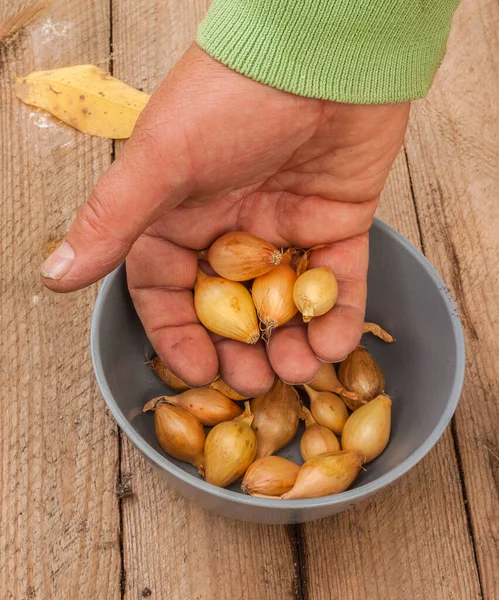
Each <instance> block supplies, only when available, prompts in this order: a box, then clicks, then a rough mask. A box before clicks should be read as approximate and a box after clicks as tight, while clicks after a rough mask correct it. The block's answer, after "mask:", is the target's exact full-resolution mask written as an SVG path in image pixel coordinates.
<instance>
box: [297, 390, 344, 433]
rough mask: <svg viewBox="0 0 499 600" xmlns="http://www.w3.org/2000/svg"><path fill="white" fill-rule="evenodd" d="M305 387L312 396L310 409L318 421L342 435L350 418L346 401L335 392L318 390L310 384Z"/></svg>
mask: <svg viewBox="0 0 499 600" xmlns="http://www.w3.org/2000/svg"><path fill="white" fill-rule="evenodd" d="M304 387H305V390H306V392H307V394H308V397H309V398H310V411H311V413H312V415H313V417H314V419H315V420H316V421H317V423H319V425H322V426H323V427H327V428H328V429H330V430H331V431H332V432H333V433H336V434H337V435H341V432H342V431H343V427H344V426H345V423H346V422H347V419H348V410H347V407H346V406H345V403H344V401H343V400H342V399H341V398H340V397H339V396H338V395H336V394H333V392H317V391H316V390H313V389H312V388H311V387H309V386H308V385H305V386H304Z"/></svg>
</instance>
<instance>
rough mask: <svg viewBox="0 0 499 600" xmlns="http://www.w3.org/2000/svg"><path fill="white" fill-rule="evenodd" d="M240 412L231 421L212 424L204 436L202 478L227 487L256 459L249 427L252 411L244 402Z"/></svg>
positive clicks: (254, 445)
mask: <svg viewBox="0 0 499 600" xmlns="http://www.w3.org/2000/svg"><path fill="white" fill-rule="evenodd" d="M245 407H246V410H245V412H244V414H243V415H241V416H240V417H237V418H236V419H234V420H232V421H225V423H220V424H218V425H215V427H213V429H212V430H211V431H210V432H209V433H208V435H207V437H206V443H205V447H204V454H205V474H204V477H205V480H206V481H207V482H208V483H212V484H213V485H217V486H219V487H227V486H228V485H230V484H231V483H232V482H234V481H236V479H239V477H241V476H242V475H244V473H246V470H247V469H248V467H249V466H250V465H251V463H252V462H253V461H254V460H255V456H256V444H257V442H256V435H255V432H254V431H253V429H251V423H252V421H253V414H252V413H251V410H250V406H249V402H245Z"/></svg>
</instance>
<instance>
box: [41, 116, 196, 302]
mask: <svg viewBox="0 0 499 600" xmlns="http://www.w3.org/2000/svg"><path fill="white" fill-rule="evenodd" d="M139 123H140V121H139ZM148 131H150V129H149V127H147V128H146V129H144V128H143V127H139V128H138V130H137V133H134V134H133V136H132V137H131V138H130V140H129V141H128V142H127V144H126V145H125V148H124V150H123V152H122V153H121V154H120V156H119V157H118V159H117V160H116V161H115V162H114V163H113V164H112V165H111V167H110V168H109V169H108V171H107V172H106V173H105V174H104V176H103V177H102V178H101V179H100V181H99V182H98V183H97V185H96V186H95V188H94V189H93V191H92V193H91V194H90V197H89V198H88V201H87V202H85V204H83V205H82V206H81V207H80V209H79V211H78V213H77V215H76V218H75V220H74V222H73V224H72V225H71V228H70V230H69V232H68V234H67V236H66V238H65V241H64V242H63V244H62V245H61V246H59V248H57V249H56V250H55V251H54V252H53V253H52V254H51V255H50V256H49V257H48V258H47V259H46V261H45V262H44V263H43V264H42V266H41V273H42V277H43V282H44V284H45V285H46V286H47V287H48V288H50V289H52V290H54V291H58V292H70V291H73V290H77V289H80V288H82V287H85V286H87V285H90V284H91V283H94V282H95V281H97V280H99V279H101V278H102V277H104V276H105V275H107V274H108V273H110V272H111V271H112V270H113V269H115V268H116V267H117V266H118V265H119V264H120V263H121V262H122V261H123V260H124V259H125V257H126V255H127V254H128V252H129V250H130V248H131V246H132V244H133V243H134V242H135V240H136V239H137V238H138V237H139V236H140V235H141V234H142V233H143V232H144V231H145V229H146V228H147V227H148V226H149V225H150V224H151V223H153V222H154V221H155V220H156V219H157V217H158V214H159V213H160V212H162V211H164V210H168V209H170V208H173V207H175V206H176V205H177V204H179V203H180V202H181V201H182V200H183V198H184V197H185V196H183V194H182V189H183V185H182V184H181V183H180V180H181V179H183V181H185V179H184V178H181V177H180V171H182V170H183V169H181V168H179V167H180V165H179V164H178V161H177V164H175V165H174V162H175V161H170V162H167V160H166V157H165V154H164V153H163V150H164V149H165V145H166V144H164V143H162V142H166V140H160V139H158V137H159V136H158V134H155V133H153V134H147V135H145V134H144V132H148ZM177 137H178V136H177ZM172 143H175V145H174V146H171V145H170V144H172ZM179 146H181V144H179V140H175V141H173V140H172V139H169V140H168V147H176V148H178V147H179ZM166 152H167V151H166V150H165V153H166Z"/></svg>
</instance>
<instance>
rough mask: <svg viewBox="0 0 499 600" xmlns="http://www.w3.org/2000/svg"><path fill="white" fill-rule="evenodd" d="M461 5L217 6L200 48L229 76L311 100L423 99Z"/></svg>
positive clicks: (230, 1) (326, 1)
mask: <svg viewBox="0 0 499 600" xmlns="http://www.w3.org/2000/svg"><path fill="white" fill-rule="evenodd" d="M458 4H459V0H214V2H213V4H212V6H211V9H210V10H209V12H208V14H207V16H206V17H205V19H204V20H203V21H202V23H201V25H200V26H199V29H198V34H197V43H198V44H199V45H200V46H201V48H203V49H204V50H205V51H206V52H208V54H210V55H211V56H212V57H213V58H215V59H217V60H218V61H220V62H222V63H224V64H225V65H227V66H228V67H230V68H231V69H233V70H235V71H238V72H239V73H242V74H243V75H246V76H247V77H250V78H252V79H255V80H257V81H260V82H261V83H265V84H267V85H269V86H271V87H275V88H278V89H281V90H285V91H288V92H292V93H294V94H299V95H301V96H310V97H313V98H322V99H325V100H336V101H338V102H351V103H357V104H374V103H384V102H402V101H405V100H413V99H414V98H420V97H422V96H424V95H425V94H426V92H427V91H428V89H429V88H430V86H431V83H432V80H433V77H434V75H435V72H436V70H437V68H438V66H439V64H440V62H441V60H442V57H443V55H444V52H445V45H446V42H447V37H448V35H449V30H450V25H451V20H452V15H453V13H454V11H455V9H456V7H457V5H458Z"/></svg>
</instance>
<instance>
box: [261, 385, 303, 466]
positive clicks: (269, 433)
mask: <svg viewBox="0 0 499 600" xmlns="http://www.w3.org/2000/svg"><path fill="white" fill-rule="evenodd" d="M251 409H252V411H253V413H254V415H255V418H254V420H253V424H252V427H253V429H254V430H255V433H256V437H257V440H258V449H257V458H262V457H263V456H269V455H270V454H273V453H274V452H277V450H279V449H280V448H283V447H284V446H285V445H286V444H288V443H289V442H290V441H291V440H292V439H293V437H294V436H295V434H296V431H297V429H298V424H299V421H300V415H301V402H300V398H299V396H298V393H297V391H296V390H295V389H294V387H293V386H292V385H288V384H287V383H284V382H283V381H281V380H280V379H276V381H275V383H274V385H273V386H272V388H271V389H270V391H269V392H267V393H266V394H265V395H263V397H260V396H257V397H256V398H255V399H254V400H253V401H252V403H251Z"/></svg>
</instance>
